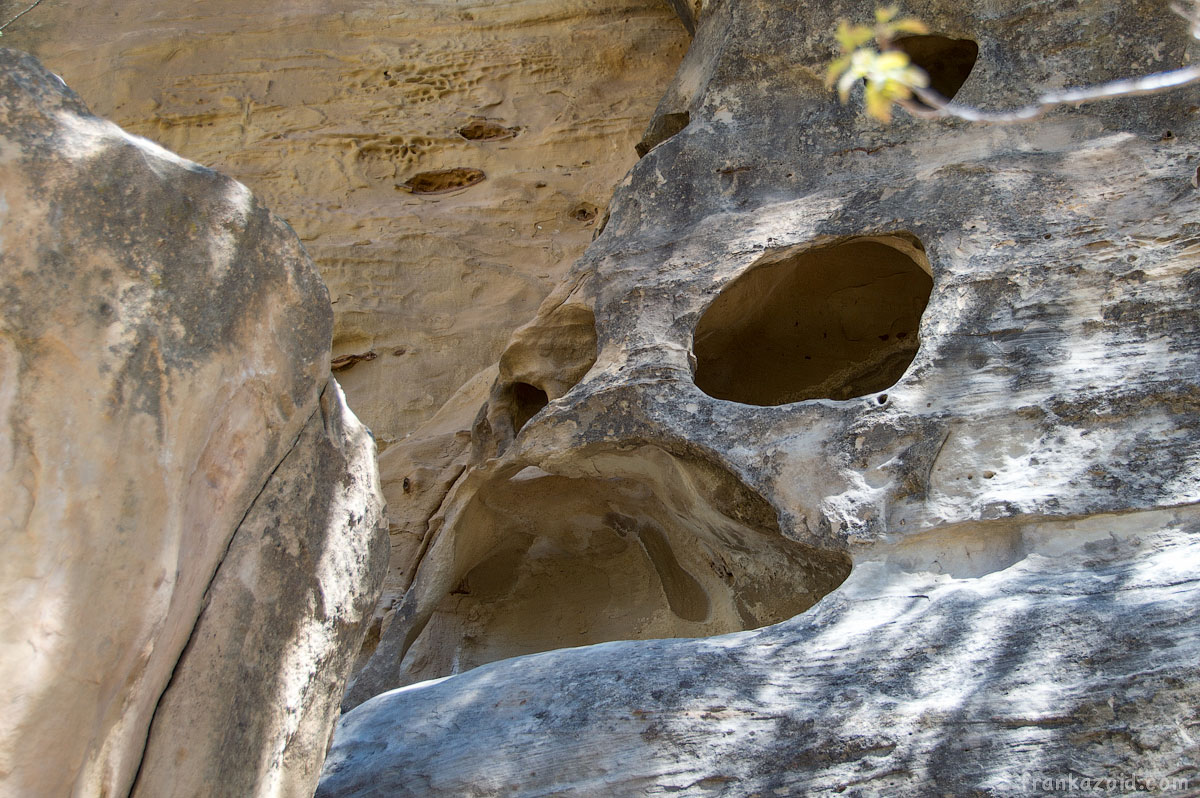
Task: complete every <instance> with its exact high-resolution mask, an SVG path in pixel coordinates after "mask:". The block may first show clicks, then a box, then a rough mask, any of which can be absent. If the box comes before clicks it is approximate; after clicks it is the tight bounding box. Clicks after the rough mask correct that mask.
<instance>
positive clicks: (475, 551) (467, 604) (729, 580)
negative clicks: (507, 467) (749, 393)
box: [400, 446, 850, 684]
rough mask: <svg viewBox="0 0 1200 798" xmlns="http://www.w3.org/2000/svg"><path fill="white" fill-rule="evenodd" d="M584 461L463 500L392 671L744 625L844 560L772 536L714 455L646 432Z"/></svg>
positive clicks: (757, 502) (406, 679) (810, 599)
mask: <svg viewBox="0 0 1200 798" xmlns="http://www.w3.org/2000/svg"><path fill="white" fill-rule="evenodd" d="M583 465H584V468H583V469H581V473H579V474H578V475H575V476H564V475H559V474H550V473H547V472H546V471H543V470H541V469H539V468H536V467H528V468H525V469H523V470H521V471H520V472H518V473H516V474H515V475H512V476H511V477H509V478H507V479H498V480H496V481H493V482H491V483H489V484H488V485H487V486H485V487H484V488H483V489H482V490H481V491H480V492H479V493H477V494H476V495H475V497H474V498H473V499H472V500H471V501H470V503H469V504H468V505H467V506H466V507H465V508H464V511H463V513H462V514H461V515H460V516H459V518H458V519H457V522H456V523H455V524H454V529H453V536H454V545H453V549H454V552H455V555H454V559H455V564H454V566H453V571H454V574H455V575H454V582H453V585H454V586H453V587H452V588H451V589H450V590H449V591H448V593H447V594H445V595H443V596H441V597H440V598H438V597H436V596H431V597H430V598H435V599H436V600H437V603H436V606H435V609H434V610H433V612H432V614H431V615H430V616H429V620H428V622H427V623H426V624H425V626H424V629H423V630H421V631H420V634H419V636H417V637H416V639H415V640H414V642H413V644H412V646H411V647H410V648H409V650H408V652H407V654H406V655H405V656H404V658H403V661H402V666H401V669H400V670H401V677H402V680H401V684H411V683H413V682H417V681H422V680H424V679H432V678H436V677H440V676H445V675H448V674H451V673H458V672H461V671H464V670H468V669H470V668H474V667H477V666H479V665H483V664H485V663H488V662H493V661H496V660H500V659H505V658H508V657H513V656H518V655H522V654H530V653H536V652H539V651H549V650H553V649H558V648H567V647H572V646H582V645H588V644H592V643H601V642H606V641H611V640H631V639H632V640H640V639H650V638H665V637H702V636H709V635H717V634H724V633H727V632H734V631H741V630H745V629H754V628H758V627H761V626H765V625H768V624H772V623H778V622H780V621H783V620H786V619H788V618H791V617H793V616H795V615H797V614H799V613H801V612H803V611H805V610H806V609H808V608H809V607H811V606H812V605H813V604H815V603H816V602H817V601H818V600H820V599H821V598H822V597H823V596H825V595H826V594H828V593H829V592H831V591H832V590H833V589H835V588H836V587H837V586H838V585H840V584H841V583H842V582H843V581H844V580H845V578H846V576H847V575H848V574H849V572H850V561H849V558H848V557H847V556H846V555H845V554H844V553H842V552H837V551H831V550H825V549H819V548H815V547H813V546H809V545H805V544H802V543H798V542H796V541H793V540H790V539H788V538H786V537H784V536H783V535H782V533H781V532H780V530H779V526H778V522H777V520H776V516H775V513H774V510H773V509H772V508H771V507H770V505H769V504H768V503H767V502H766V501H764V500H763V499H762V498H761V497H759V496H758V495H757V494H754V493H752V492H751V491H749V490H748V489H747V488H746V487H745V486H744V485H743V484H742V483H741V482H740V481H738V480H737V479H736V478H734V477H733V476H732V475H730V474H729V473H727V472H726V471H724V470H723V469H719V468H716V467H714V466H711V465H709V464H706V463H700V462H696V461H692V460H685V459H682V458H679V457H677V456H674V455H671V454H669V453H667V452H666V451H664V450H662V449H660V448H658V447H654V446H643V447H640V448H638V449H636V450H634V451H626V452H610V453H602V454H595V455H593V456H591V457H589V458H588V459H587V461H586V463H584V464H583Z"/></svg>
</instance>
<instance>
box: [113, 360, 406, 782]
mask: <svg viewBox="0 0 1200 798" xmlns="http://www.w3.org/2000/svg"><path fill="white" fill-rule="evenodd" d="M379 495H380V488H379V475H378V471H377V469H376V465H375V446H374V443H373V441H372V440H371V436H370V433H369V432H368V431H367V429H366V428H365V427H363V426H362V425H361V424H360V423H359V422H358V419H356V418H355V417H354V414H353V413H351V412H350V411H349V409H347V407H346V405H345V401H344V397H343V396H342V392H341V389H340V388H339V387H338V384H337V382H335V381H334V380H333V379H332V378H331V379H330V380H329V383H328V385H327V386H326V387H325V390H324V391H323V392H322V394H321V405H320V409H319V411H318V412H317V413H314V414H313V416H312V418H310V419H309V421H308V424H306V425H305V427H304V431H303V432H301V434H300V438H299V439H298V440H297V441H296V445H295V446H293V447H292V450H291V451H290V452H288V454H287V456H286V457H284V459H283V462H281V463H280V464H279V467H278V468H276V469H275V471H274V473H272V474H271V478H270V480H269V481H268V482H267V484H266V486H265V487H264V488H263V491H262V493H260V494H259V495H258V497H257V498H256V499H255V501H254V505H253V506H252V507H251V508H250V512H249V513H248V514H247V515H246V518H245V520H244V521H243V522H242V523H241V525H240V526H239V527H238V530H237V532H236V533H235V534H234V537H233V541H232V543H231V544H230V547H229V551H228V552H227V553H226V554H225V557H224V558H223V559H222V560H221V565H220V567H219V568H218V570H217V575H216V576H215V577H214V579H213V582H212V585H210V586H209V589H208V597H207V601H206V603H205V606H204V611H203V612H202V613H201V615H200V619H199V621H197V623H196V628H195V629H194V630H193V631H192V637H191V639H190V640H189V641H188V646H187V648H186V649H184V653H183V656H182V657H181V658H180V660H179V663H178V664H177V665H176V666H175V672H174V674H173V675H172V676H171V682H170V685H169V686H168V688H167V691H166V692H165V693H164V694H163V697H162V699H161V700H160V701H159V704H158V708H157V710H156V711H155V713H154V722H153V724H152V725H151V727H150V737H149V740H148V742H147V743H146V752H145V754H144V756H143V760H142V767H141V770H140V771H139V772H138V779H137V782H136V784H135V786H134V789H133V792H132V795H134V796H145V797H146V798H167V796H176V797H177V798H184V797H185V796H187V797H191V798H203V796H209V795H212V794H213V793H214V790H216V791H218V792H219V793H220V794H222V795H297V796H299V795H311V794H312V792H313V790H314V789H315V788H316V785H317V777H318V776H319V775H320V772H321V762H322V761H323V759H324V757H325V750H326V748H327V746H328V744H329V737H330V734H331V733H332V730H333V724H334V722H335V721H336V720H337V716H338V711H339V705H340V703H341V698H342V692H343V690H344V689H345V686H346V679H347V677H348V676H349V675H350V667H351V665H352V664H353V662H354V657H355V654H356V653H357V652H358V649H359V646H361V645H362V638H363V633H364V632H365V630H366V620H367V619H368V618H369V617H370V615H371V612H372V610H373V609H374V608H375V601H376V599H377V598H378V595H379V588H380V586H381V585H382V584H383V576H384V572H385V570H386V568H387V547H386V546H384V545H381V542H382V541H383V539H384V538H383V535H384V534H386V528H387V525H386V523H385V521H384V520H383V503H382V502H381V501H380V499H379Z"/></svg>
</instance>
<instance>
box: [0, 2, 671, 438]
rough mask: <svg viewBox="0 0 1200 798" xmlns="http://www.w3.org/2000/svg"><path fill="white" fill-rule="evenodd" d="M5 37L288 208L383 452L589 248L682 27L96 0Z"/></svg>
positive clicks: (656, 20)
mask: <svg viewBox="0 0 1200 798" xmlns="http://www.w3.org/2000/svg"><path fill="white" fill-rule="evenodd" d="M4 41H5V44H6V45H8V46H13V47H19V48H21V49H24V50H27V51H29V52H31V53H33V54H34V55H36V56H37V57H38V58H40V59H41V60H42V62H43V63H45V64H46V66H47V67H48V68H50V69H51V70H53V71H54V72H55V73H57V74H59V75H61V76H62V77H63V78H64V79H65V80H66V81H67V83H68V84H69V85H70V86H71V87H72V88H73V89H74V90H75V91H77V92H78V93H79V95H80V96H81V97H83V99H84V100H85V101H86V102H87V103H88V105H89V106H90V107H91V108H92V109H93V110H94V111H95V112H96V113H98V114H99V115H101V116H104V117H106V118H109V119H112V120H113V121H115V122H116V123H117V124H119V125H121V126H122V127H124V128H125V129H126V130H129V131H130V132H132V133H136V134H138V135H142V136H145V137H147V138H149V139H151V140H153V141H155V142H157V143H158V144H161V145H162V146H164V147H167V148H168V149H170V150H172V151H174V152H178V153H180V154H181V155H184V156H185V157H188V158H191V159H192V160H195V161H198V162H200V163H203V164H206V165H208V166H211V167H212V168H214V169H217V170H219V171H221V172H223V173H224V174H228V175H231V176H232V177H234V178H236V179H237V180H239V181H241V182H242V183H245V184H246V185H247V186H249V187H250V188H251V189H252V190H253V191H254V193H255V195H256V196H258V197H260V198H261V199H262V200H263V202H264V204H266V205H267V206H268V207H270V208H271V209H272V210H273V211H274V212H275V213H277V214H279V215H280V216H282V217H283V218H284V219H287V220H288V222H289V223H290V224H291V225H292V226H293V227H294V228H295V229H296V231H297V233H298V234H299V236H300V238H301V240H302V241H303V242H304V245H305V248H306V249H307V250H308V252H309V253H310V254H311V255H312V258H313V260H314V262H315V263H316V265H317V268H318V270H319V271H320V273H321V276H322V277H323V278H324V280H325V282H326V283H327V284H328V285H329V290H330V293H331V295H332V300H333V307H334V344H333V349H334V352H333V354H334V356H335V358H339V359H341V360H335V369H337V371H336V376H337V377H338V379H339V381H340V382H341V383H342V385H343V386H344V388H345V390H346V395H347V396H348V397H349V402H350V406H351V407H353V408H354V410H355V413H356V414H357V415H358V416H359V417H360V418H361V419H362V420H363V421H364V423H366V424H367V426H369V427H370V428H371V430H372V431H373V432H374V433H375V436H376V438H377V439H378V441H379V444H380V449H381V451H383V450H385V449H386V448H387V446H388V445H389V444H390V443H391V442H392V441H395V440H400V439H402V438H403V437H404V436H405V435H406V434H407V433H409V432H411V431H412V430H413V429H414V428H415V427H416V426H417V424H419V423H421V422H423V421H426V420H428V419H429V418H430V417H431V416H432V415H433V414H434V413H435V412H436V411H437V409H438V408H439V407H441V406H442V405H443V404H444V403H445V402H446V400H447V399H449V397H450V396H451V395H452V394H453V393H454V392H455V391H456V390H457V389H458V388H459V387H460V386H462V385H463V383H465V382H466V381H467V380H468V379H470V378H471V377H472V375H474V374H475V373H477V372H479V371H481V370H483V369H485V368H487V367H489V366H491V365H492V364H493V363H495V362H496V359H497V358H498V357H499V355H500V353H501V351H503V349H504V346H505V343H506V341H507V339H508V337H509V335H510V334H511V333H512V331H513V330H514V329H516V328H517V327H518V326H520V325H521V324H524V323H525V322H526V321H528V320H529V319H530V318H532V316H533V314H534V312H535V311H536V310H537V307H538V304H539V303H540V302H541V301H542V299H544V298H545V296H546V295H547V294H549V293H550V291H551V289H552V288H553V287H554V285H555V284H556V283H557V282H558V280H559V279H561V277H562V275H563V274H564V273H565V271H566V269H567V268H568V267H569V266H570V265H571V263H573V262H574V261H575V260H576V259H577V258H578V257H579V256H580V255H581V254H582V253H583V250H584V248H585V247H586V246H587V244H588V242H589V241H591V239H592V236H593V234H594V233H595V231H596V229H597V226H598V225H599V224H600V222H601V219H602V218H603V216H604V212H605V207H606V205H607V202H608V198H609V196H610V195H611V193H612V189H613V186H615V185H616V184H617V182H618V181H619V180H620V179H621V177H622V176H623V175H624V174H625V172H627V171H628V170H629V167H630V166H632V165H633V163H634V161H635V160H636V158H637V155H636V153H635V151H634V148H635V145H636V144H637V142H638V137H639V136H640V135H641V132H642V129H643V128H644V127H645V124H646V120H647V119H649V118H650V117H651V115H652V114H653V111H654V105H655V103H657V102H658V99H659V97H660V96H661V94H662V91H663V88H664V87H665V86H666V85H667V84H668V83H669V82H670V80H671V76H672V75H673V74H674V72H675V69H676V67H677V66H678V65H679V60H680V58H681V57H682V56H683V53H684V51H685V49H686V47H687V42H688V37H687V34H686V32H685V31H684V28H683V26H682V25H681V24H680V23H679V21H678V20H677V19H676V18H675V15H674V14H673V13H672V11H671V8H670V7H669V6H668V5H667V4H666V3H665V2H663V0H632V1H631V2H618V1H617V0H599V1H598V0H507V1H506V2H503V3H496V2H493V0H456V2H453V3H449V2H435V3H415V2H395V0H320V2H312V0H278V1H277V2H273V3H271V4H270V5H264V6H256V7H248V6H247V4H246V3H245V2H243V1H242V0H205V2H202V3H197V2H195V0H94V1H92V2H87V3H61V2H46V3H43V4H41V5H39V6H38V7H37V8H36V9H35V10H34V11H32V12H31V13H29V14H27V15H25V16H24V17H22V18H21V19H20V20H19V21H18V22H17V23H15V24H14V25H12V26H11V27H10V28H8V29H6V30H5V31H4ZM464 175H473V176H474V177H472V179H471V180H467V181H465V182H463V184H462V185H463V187H462V188H460V189H459V190H458V191H443V190H440V189H448V188H450V187H451V184H452V183H453V181H454V180H462V179H463V177H464ZM456 176H457V177H456ZM439 181H441V182H439ZM446 181H450V182H446ZM477 181H478V182H477ZM339 366H341V368H338V367H339Z"/></svg>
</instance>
